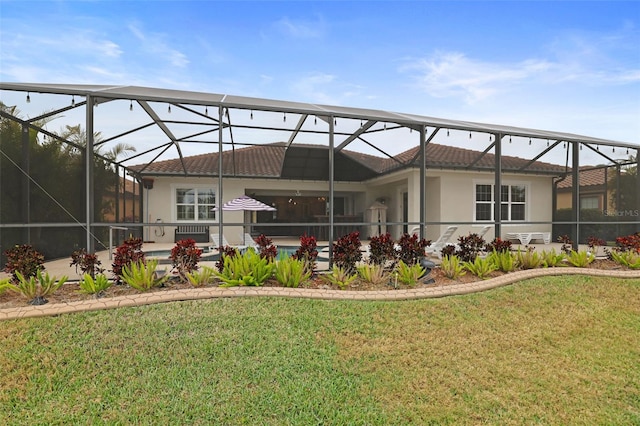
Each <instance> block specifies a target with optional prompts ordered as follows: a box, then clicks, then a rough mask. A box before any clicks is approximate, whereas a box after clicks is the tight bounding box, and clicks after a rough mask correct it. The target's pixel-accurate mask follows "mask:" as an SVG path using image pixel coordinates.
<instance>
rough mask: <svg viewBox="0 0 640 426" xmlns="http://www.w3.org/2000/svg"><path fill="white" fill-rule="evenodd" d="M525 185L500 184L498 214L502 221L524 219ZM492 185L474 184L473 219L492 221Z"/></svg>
mask: <svg viewBox="0 0 640 426" xmlns="http://www.w3.org/2000/svg"><path fill="white" fill-rule="evenodd" d="M526 192H527V190H526V186H525V185H502V188H501V190H500V197H501V198H502V203H501V206H500V215H501V217H502V220H503V221H524V220H525V216H526V215H525V212H526V201H527V196H526ZM494 198H495V197H494V193H493V185H491V184H476V194H475V220H477V221H492V220H494V218H493V205H494Z"/></svg>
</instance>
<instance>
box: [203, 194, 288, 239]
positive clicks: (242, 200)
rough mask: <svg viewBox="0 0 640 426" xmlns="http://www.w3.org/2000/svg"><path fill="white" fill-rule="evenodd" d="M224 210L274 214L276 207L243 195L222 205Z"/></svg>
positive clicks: (215, 209)
mask: <svg viewBox="0 0 640 426" xmlns="http://www.w3.org/2000/svg"><path fill="white" fill-rule="evenodd" d="M213 210H214V211H217V210H218V207H214V208H213ZM222 210H224V211H245V212H246V211H254V212H256V211H267V212H274V211H276V208H275V207H272V206H270V205H268V204H265V203H263V202H262V201H258V200H256V199H253V198H251V197H249V196H248V195H241V196H239V197H238V198H234V199H233V200H231V201H227V202H226V203H224V204H223V205H222ZM243 239H244V240H245V241H244V244H246V243H247V242H246V233H245V234H244V236H243Z"/></svg>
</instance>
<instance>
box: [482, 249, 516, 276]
mask: <svg viewBox="0 0 640 426" xmlns="http://www.w3.org/2000/svg"><path fill="white" fill-rule="evenodd" d="M487 259H488V260H489V261H490V262H492V263H493V264H494V265H495V266H496V269H497V270H498V271H502V272H513V271H514V270H515V269H516V256H515V255H514V254H513V253H511V252H510V251H508V250H506V251H496V250H495V249H494V250H493V251H492V252H491V253H489V255H488V256H487Z"/></svg>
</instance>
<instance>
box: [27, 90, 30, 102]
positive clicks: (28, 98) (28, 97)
mask: <svg viewBox="0 0 640 426" xmlns="http://www.w3.org/2000/svg"><path fill="white" fill-rule="evenodd" d="M27 103H28V104H30V103H31V96H29V92H27Z"/></svg>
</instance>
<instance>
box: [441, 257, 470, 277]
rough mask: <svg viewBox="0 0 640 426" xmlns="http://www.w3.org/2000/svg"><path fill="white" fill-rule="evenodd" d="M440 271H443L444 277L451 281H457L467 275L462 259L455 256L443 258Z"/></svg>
mask: <svg viewBox="0 0 640 426" xmlns="http://www.w3.org/2000/svg"><path fill="white" fill-rule="evenodd" d="M440 270H441V271H442V275H444V276H445V277H447V278H449V279H450V280H457V279H458V278H460V277H461V276H463V275H465V274H466V273H467V272H466V271H465V270H464V265H463V264H462V262H461V261H460V258H459V257H458V256H456V255H455V254H452V255H448V256H443V257H442V263H440Z"/></svg>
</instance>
